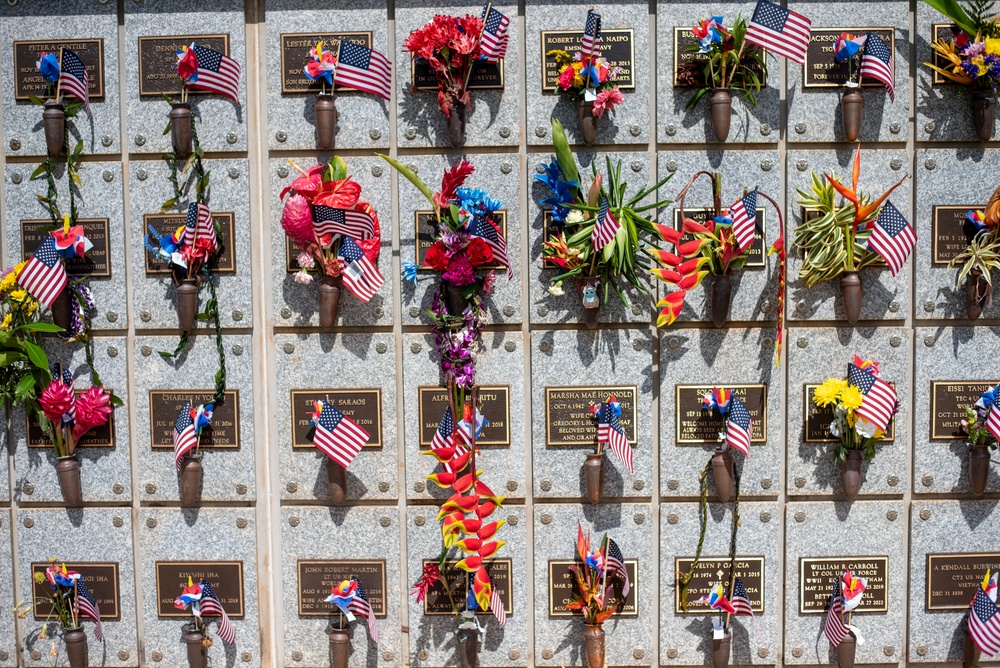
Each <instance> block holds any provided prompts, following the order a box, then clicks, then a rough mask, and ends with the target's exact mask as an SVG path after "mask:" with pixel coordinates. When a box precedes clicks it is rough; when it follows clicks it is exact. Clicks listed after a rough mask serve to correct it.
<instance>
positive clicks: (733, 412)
mask: <svg viewBox="0 0 1000 668" xmlns="http://www.w3.org/2000/svg"><path fill="white" fill-rule="evenodd" d="M752 433H753V423H752V421H751V420H750V411H748V410H747V407H746V404H744V403H743V402H742V401H741V400H740V398H739V397H736V396H733V398H732V400H731V401H730V402H729V420H728V421H727V422H726V443H728V444H729V445H730V446H731V447H733V448H736V449H737V450H739V451H740V452H742V453H743V456H744V457H747V458H749V457H750V435H751V434H752Z"/></svg>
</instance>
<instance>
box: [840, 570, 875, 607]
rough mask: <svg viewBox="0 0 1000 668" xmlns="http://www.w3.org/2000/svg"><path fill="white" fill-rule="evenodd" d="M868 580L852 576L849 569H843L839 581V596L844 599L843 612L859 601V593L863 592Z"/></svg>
mask: <svg viewBox="0 0 1000 668" xmlns="http://www.w3.org/2000/svg"><path fill="white" fill-rule="evenodd" d="M867 586H868V580H866V579H865V578H858V577H854V575H852V574H851V571H844V576H843V578H842V579H841V583H840V592H841V596H843V599H844V612H849V611H851V610H853V609H854V608H856V607H858V605H859V604H860V603H861V595H862V594H864V593H865V588H866V587H867Z"/></svg>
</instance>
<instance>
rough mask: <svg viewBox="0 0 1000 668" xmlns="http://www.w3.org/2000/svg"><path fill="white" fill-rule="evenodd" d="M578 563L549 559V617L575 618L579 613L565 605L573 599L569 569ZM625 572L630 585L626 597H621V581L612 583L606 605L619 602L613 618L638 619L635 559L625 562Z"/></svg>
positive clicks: (637, 566) (571, 578) (637, 565)
mask: <svg viewBox="0 0 1000 668" xmlns="http://www.w3.org/2000/svg"><path fill="white" fill-rule="evenodd" d="M577 563H579V562H578V561H573V560H570V559H566V560H561V559H549V617H577V616H579V615H580V613H579V611H575V610H567V609H566V604H567V603H568V602H569V600H570V599H571V598H572V597H573V573H572V572H571V571H570V570H569V567H570V566H572V565H573V564H577ZM625 570H626V571H628V581H629V584H630V585H631V588H630V589H629V592H628V596H625V597H624V598H623V597H622V591H621V590H622V585H621V579H620V578H618V579H616V580H615V581H614V585H613V586H611V587H609V588H608V593H609V596H608V599H609V600H608V604H609V605H610V604H611V603H614V602H615V601H621V603H620V604H619V605H618V609H617V610H615V614H614V616H615V617H638V616H639V608H638V607H636V604H635V592H636V589H637V586H636V574H637V573H638V570H639V562H638V560H636V559H626V560H625Z"/></svg>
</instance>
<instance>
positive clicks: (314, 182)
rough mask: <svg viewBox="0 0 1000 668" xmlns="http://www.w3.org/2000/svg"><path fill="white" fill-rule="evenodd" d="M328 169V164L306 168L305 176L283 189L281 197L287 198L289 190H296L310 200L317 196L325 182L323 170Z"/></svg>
mask: <svg viewBox="0 0 1000 668" xmlns="http://www.w3.org/2000/svg"><path fill="white" fill-rule="evenodd" d="M324 171H326V165H315V166H313V167H310V168H309V169H308V170H306V173H305V174H304V175H303V176H300V177H299V178H297V179H295V180H294V181H292V184H291V185H290V186H288V187H287V188H285V189H284V190H282V191H281V194H280V195H279V198H280V199H285V195H287V194H288V193H289V191H291V190H294V191H295V192H297V193H298V194H300V195H302V196H303V197H305V198H306V199H307V200H309V201H310V202H312V201H313V198H314V197H316V193H318V192H319V188H320V186H321V185H322V183H323V172H324Z"/></svg>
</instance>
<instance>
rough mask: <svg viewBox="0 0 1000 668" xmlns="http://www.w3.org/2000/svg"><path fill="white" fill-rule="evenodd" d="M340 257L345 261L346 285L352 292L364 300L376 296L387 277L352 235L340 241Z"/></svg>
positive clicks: (344, 275)
mask: <svg viewBox="0 0 1000 668" xmlns="http://www.w3.org/2000/svg"><path fill="white" fill-rule="evenodd" d="M339 257H340V258H341V259H342V260H343V261H344V273H343V277H344V286H345V287H346V288H347V289H348V290H350V291H351V294H353V295H354V296H355V297H357V298H358V299H360V300H361V301H363V302H367V301H368V300H370V299H371V298H372V297H373V296H375V293H376V292H378V289H379V288H380V287H382V283H384V282H385V277H384V276H382V274H381V273H380V272H379V270H378V267H376V266H375V265H374V264H373V263H372V261H371V260H369V259H368V256H367V255H365V252H364V251H363V250H361V247H360V246H358V244H356V243H355V242H354V240H353V239H351V238H350V237H344V239H342V240H341V242H340V254H339Z"/></svg>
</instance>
